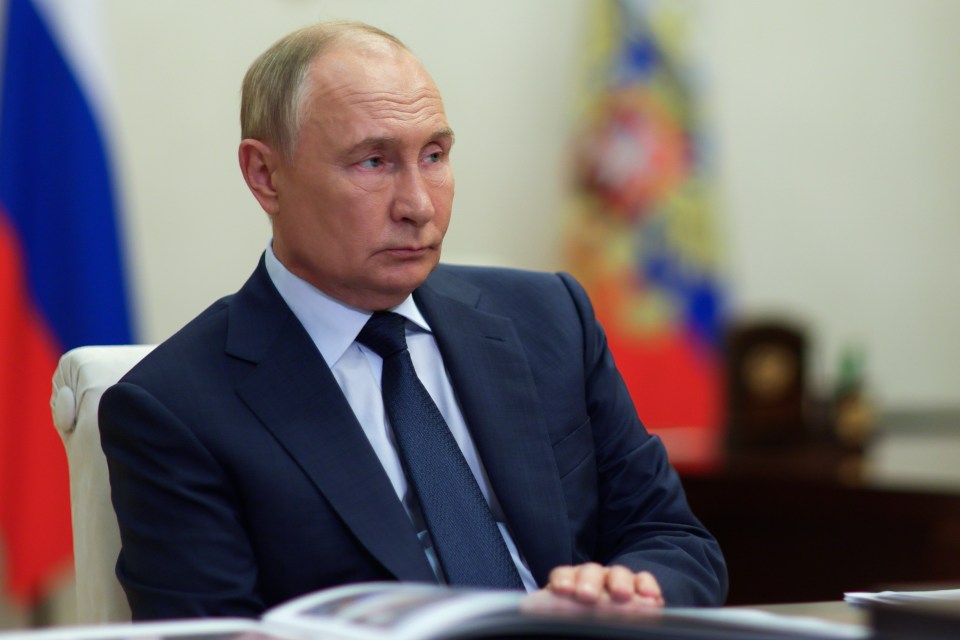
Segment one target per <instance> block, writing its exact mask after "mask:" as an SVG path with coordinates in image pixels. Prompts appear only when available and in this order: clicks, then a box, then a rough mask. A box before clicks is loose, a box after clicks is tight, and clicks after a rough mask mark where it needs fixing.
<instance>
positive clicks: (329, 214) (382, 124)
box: [271, 41, 454, 310]
mask: <svg viewBox="0 0 960 640" xmlns="http://www.w3.org/2000/svg"><path fill="white" fill-rule="evenodd" d="M364 44H365V45H366V46H360V45H347V46H341V47H338V48H337V49H335V50H333V51H329V52H326V53H324V54H323V55H322V56H321V57H320V58H319V59H318V60H315V61H314V62H313V64H312V65H311V67H310V70H309V75H308V80H307V92H308V93H307V94H306V96H305V98H304V103H303V104H304V111H303V117H302V121H301V122H302V124H301V128H300V132H299V137H298V138H297V142H296V151H295V153H294V155H293V158H292V160H289V161H288V160H281V161H280V162H279V164H278V166H277V168H276V169H275V170H274V172H273V175H272V179H273V185H274V187H275V189H276V193H277V211H276V212H274V213H272V214H271V218H272V221H273V233H274V239H273V249H274V252H275V253H276V255H277V257H278V258H279V259H280V261H281V262H282V263H283V264H284V265H285V266H286V267H287V268H288V269H289V270H290V271H292V272H293V273H295V274H297V275H298V276H300V277H301V278H303V279H304V280H306V281H307V282H309V283H311V284H313V285H314V286H315V287H317V288H318V289H320V290H322V291H324V292H325V293H327V294H329V295H331V296H333V297H335V298H337V299H339V300H341V301H343V302H346V303H347V304H350V305H353V306H356V307H360V308H363V309H369V310H377V309H385V308H389V307H393V306H395V305H397V304H399V303H400V302H402V301H403V299H404V298H405V297H406V296H407V295H409V294H410V292H411V291H413V290H414V289H415V288H416V287H418V286H420V284H422V283H423V281H424V280H425V279H426V278H427V276H428V275H429V274H430V272H431V271H432V270H433V269H434V267H436V265H437V262H438V261H439V260H440V248H441V244H442V242H443V236H444V234H445V233H446V231H447V225H448V224H449V222H450V208H451V205H452V202H453V186H454V180H453V169H452V167H451V165H450V148H451V146H452V145H453V132H452V131H451V130H450V127H449V125H448V124H447V119H446V115H445V114H444V110H443V103H442V101H441V98H440V93H439V91H438V90H437V88H436V86H435V85H434V83H433V81H432V80H431V78H430V76H429V75H428V74H427V72H426V70H425V69H424V68H423V66H422V65H421V64H420V63H419V61H417V60H416V59H415V58H414V57H413V56H412V55H411V54H409V53H408V52H405V51H401V50H398V49H395V48H394V47H392V46H391V45H388V44H386V43H384V42H379V41H371V42H366V43H364Z"/></svg>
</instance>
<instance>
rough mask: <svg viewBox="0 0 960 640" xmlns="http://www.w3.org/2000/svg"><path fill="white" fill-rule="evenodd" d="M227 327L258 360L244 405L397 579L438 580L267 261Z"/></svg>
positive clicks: (243, 392)
mask: <svg viewBox="0 0 960 640" xmlns="http://www.w3.org/2000/svg"><path fill="white" fill-rule="evenodd" d="M229 327H230V334H229V337H228V353H230V354H231V355H233V356H235V357H239V358H241V359H244V360H248V361H250V362H254V363H255V364H256V367H255V368H254V369H253V371H252V373H251V374H250V375H249V376H247V377H246V378H245V379H243V380H242V381H241V382H240V383H239V384H238V386H237V393H238V394H239V395H240V397H241V398H242V399H243V400H244V402H245V403H246V404H247V406H249V407H250V409H251V410H252V411H253V412H254V413H255V414H256V415H257V417H258V418H259V419H260V420H261V422H263V424H264V425H265V426H266V428H267V429H269V430H270V431H271V432H272V433H273V435H274V436H275V437H276V439H277V440H278V441H279V442H280V443H281V444H282V445H283V446H284V448H285V449H286V450H287V452H288V453H289V454H290V456H291V458H293V460H294V461H295V462H296V463H297V464H298V465H299V466H300V467H301V468H302V469H303V471H304V472H305V473H306V474H307V475H308V476H309V477H310V478H311V480H312V481H313V482H314V484H316V486H317V488H318V489H319V490H320V491H321V492H322V494H323V495H324V497H325V498H326V499H327V501H328V502H329V503H330V504H331V505H332V507H333V508H334V509H335V510H336V512H337V513H338V514H339V515H340V517H341V518H342V519H343V521H344V522H345V523H346V524H347V526H348V527H350V529H351V530H352V531H353V533H354V534H355V535H356V537H357V538H358V539H359V540H360V542H361V543H362V544H363V545H364V546H365V547H366V548H367V549H368V550H369V551H370V553H371V554H372V555H373V556H374V557H375V558H377V560H379V561H380V562H381V563H382V564H383V566H385V567H386V568H387V569H388V570H389V571H391V572H392V573H393V574H394V575H395V576H396V577H397V578H398V579H400V580H413V581H435V580H436V577H435V576H434V574H433V571H432V570H431V568H430V566H429V564H428V562H427V560H426V556H425V555H424V553H423V548H422V546H421V545H420V542H419V541H418V539H417V537H416V534H415V532H414V531H413V527H412V526H411V524H410V520H409V518H408V517H407V515H406V512H405V511H404V509H403V507H402V505H401V503H400V501H399V500H398V499H397V497H396V493H395V492H394V490H393V486H392V485H391V484H390V481H389V479H388V478H387V475H386V473H385V472H384V471H383V467H382V465H381V464H380V461H379V459H378V458H377V456H376V454H375V453H374V451H373V448H372V447H371V446H370V443H369V441H368V440H367V438H366V436H365V435H364V433H363V430H362V429H361V427H360V425H359V423H358V422H357V420H356V417H355V415H354V413H353V411H352V410H351V409H350V406H349V404H348V403H347V401H346V399H345V398H344V396H343V393H342V392H341V391H340V387H339V385H338V384H337V382H336V380H335V379H334V377H333V374H332V373H331V372H330V369H329V368H328V367H327V365H326V363H325V362H324V361H323V358H322V356H321V355H320V354H319V352H317V350H316V347H315V346H314V344H313V342H312V341H311V340H310V337H309V336H308V335H307V333H306V331H305V330H304V329H303V327H302V326H301V325H300V323H299V321H298V320H297V319H296V317H295V316H294V315H293V313H292V312H291V311H290V310H289V308H288V307H287V306H286V304H285V303H284V302H283V299H282V298H281V297H280V295H279V294H278V293H277V292H276V289H275V288H274V287H273V284H272V283H271V282H270V281H269V276H268V275H267V274H266V269H265V268H264V266H263V263H262V261H261V264H260V266H259V267H258V269H257V271H256V272H255V273H254V275H253V276H252V277H251V278H250V280H249V281H248V283H247V285H246V286H245V287H244V288H243V289H242V290H241V291H240V292H239V293H238V294H237V295H236V296H235V297H234V300H233V301H232V302H231V306H230V324H229ZM304 508H310V507H309V505H304ZM320 543H321V541H318V544H320Z"/></svg>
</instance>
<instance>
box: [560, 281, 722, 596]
mask: <svg viewBox="0 0 960 640" xmlns="http://www.w3.org/2000/svg"><path fill="white" fill-rule="evenodd" d="M561 278H562V280H563V282H564V284H565V285H566V287H567V289H568V291H569V292H570V295H571V297H572V298H573V300H574V303H575V305H576V307H577V311H578V313H579V315H580V322H581V326H582V327H583V328H584V329H583V330H584V367H585V372H586V377H585V385H586V389H585V392H586V401H587V411H588V414H589V416H590V421H591V425H592V429H593V439H594V448H595V452H596V463H597V476H598V488H599V494H600V495H599V500H600V504H599V523H598V544H597V549H596V551H595V557H594V558H593V559H594V560H595V561H597V562H600V563H602V564H606V565H615V564H619V565H624V566H626V567H628V568H630V569H631V570H633V571H641V570H645V571H650V572H651V573H652V574H654V575H655V576H656V577H657V580H658V581H659V582H660V585H661V587H662V589H663V593H664V598H665V600H666V602H667V605H668V606H692V605H696V606H699V605H720V604H722V603H723V601H724V600H725V598H726V592H727V572H726V566H725V563H724V561H723V556H722V554H721V552H720V548H719V545H718V544H717V541H716V540H715V539H714V538H713V536H711V535H710V533H709V532H707V530H706V529H705V528H704V527H703V525H702V524H701V523H700V522H699V521H698V520H697V519H696V517H695V516H694V515H693V513H691V511H690V508H689V506H688V504H687V501H686V496H685V495H684V492H683V487H682V485H681V483H680V478H679V477H678V475H677V473H676V472H675V471H674V469H673V468H672V467H671V466H670V464H669V461H668V459H667V452H666V450H665V449H664V447H663V444H662V442H661V441H660V439H659V438H658V437H656V436H654V435H650V434H648V433H647V431H646V430H645V429H644V427H643V425H642V424H641V422H640V420H639V418H638V417H637V411H636V409H635V407H634V405H633V402H632V400H631V398H630V395H629V393H628V392H627V389H626V386H625V385H624V382H623V379H622V378H621V376H620V374H619V372H618V371H617V368H616V365H615V363H614V361H613V356H612V354H611V353H610V350H609V348H608V346H607V341H606V336H605V335H604V332H603V330H602V328H601V327H600V325H599V323H598V322H597V320H596V318H595V317H594V314H593V309H592V306H591V305H590V302H589V299H588V298H587V295H586V293H585V292H584V291H583V289H582V288H581V287H580V285H579V284H578V283H577V282H576V281H574V280H573V278H571V277H570V276H569V275H566V274H561Z"/></svg>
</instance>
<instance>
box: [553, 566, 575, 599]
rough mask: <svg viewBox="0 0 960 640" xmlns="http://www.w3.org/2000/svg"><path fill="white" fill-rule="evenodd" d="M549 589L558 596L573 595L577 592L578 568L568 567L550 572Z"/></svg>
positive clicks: (557, 568) (561, 567) (556, 568)
mask: <svg viewBox="0 0 960 640" xmlns="http://www.w3.org/2000/svg"><path fill="white" fill-rule="evenodd" d="M547 588H548V589H550V591H552V592H554V593H557V594H562V595H573V594H574V593H575V592H576V590H577V568H576V567H571V566H566V565H564V566H560V567H555V568H554V569H553V571H551V572H550V579H549V580H548V581H547Z"/></svg>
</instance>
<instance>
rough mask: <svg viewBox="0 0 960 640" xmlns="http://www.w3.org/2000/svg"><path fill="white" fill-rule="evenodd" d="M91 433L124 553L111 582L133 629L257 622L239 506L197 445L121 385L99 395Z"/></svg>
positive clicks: (142, 394) (174, 421) (156, 406)
mask: <svg viewBox="0 0 960 640" xmlns="http://www.w3.org/2000/svg"><path fill="white" fill-rule="evenodd" d="M100 432H101V442H102V446H103V449H104V452H105V453H106V457H107V461H108V465H109V471H110V483H111V495H112V500H113V505H114V510H115V511H116V513H117V518H118V521H119V524H120V537H121V541H122V545H123V548H122V551H121V553H120V557H119V559H118V561H117V577H118V578H119V580H120V583H121V585H122V586H123V588H124V591H125V592H126V594H127V598H128V600H129V602H130V608H131V610H132V613H133V617H134V619H135V620H143V619H159V618H171V617H178V618H179V617H193V616H250V617H253V616H256V615H258V614H259V613H260V612H261V611H262V610H263V608H264V606H263V603H262V602H261V601H260V599H259V597H258V596H257V593H256V577H257V573H256V563H255V560H254V554H253V551H252V550H251V547H250V545H249V541H248V536H247V534H246V532H245V531H244V527H243V523H242V522H241V518H240V514H239V513H238V508H237V506H236V505H238V504H239V500H238V498H237V496H236V495H235V493H234V489H233V488H232V487H231V486H230V485H229V484H228V483H227V482H226V480H225V479H226V478H227V475H228V474H226V473H225V472H224V470H223V469H222V468H221V467H220V465H219V464H218V463H217V461H216V460H215V459H214V457H213V456H212V455H210V453H209V452H208V451H207V449H206V448H205V447H204V446H203V444H202V443H201V442H200V441H199V440H198V439H197V438H196V436H195V435H194V434H193V433H192V432H191V431H190V430H189V429H188V428H187V427H186V425H184V424H183V423H182V422H181V421H180V420H178V418H177V417H175V416H174V415H173V414H172V413H171V412H170V411H169V410H168V409H167V408H166V407H164V406H163V405H162V404H161V403H160V402H158V401H157V400H156V398H154V397H153V396H152V395H151V394H149V393H148V392H146V391H145V390H143V389H142V388H141V387H139V386H136V385H133V384H129V383H120V384H118V385H116V386H114V387H112V388H110V389H108V390H107V392H106V393H105V394H104V396H103V398H102V400H101V404H100ZM185 572H187V573H189V579H188V578H187V577H186V576H185V575H184V573H185ZM188 580H189V582H188Z"/></svg>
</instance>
